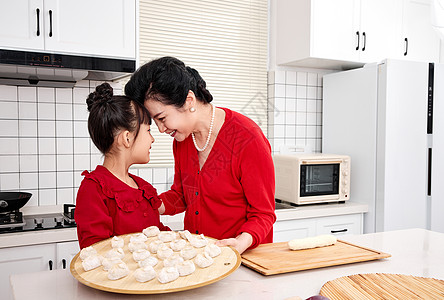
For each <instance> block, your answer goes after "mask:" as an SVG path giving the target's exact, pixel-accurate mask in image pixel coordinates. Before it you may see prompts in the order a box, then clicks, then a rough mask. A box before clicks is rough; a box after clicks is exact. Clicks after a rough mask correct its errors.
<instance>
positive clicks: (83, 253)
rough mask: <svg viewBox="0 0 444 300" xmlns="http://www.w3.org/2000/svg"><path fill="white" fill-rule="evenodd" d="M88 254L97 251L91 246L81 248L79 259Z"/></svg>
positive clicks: (94, 253)
mask: <svg viewBox="0 0 444 300" xmlns="http://www.w3.org/2000/svg"><path fill="white" fill-rule="evenodd" d="M90 255H97V251H96V249H94V248H93V247H92V246H89V247H86V248H83V249H82V250H81V251H80V259H81V260H85V258H87V257H88V256H90Z"/></svg>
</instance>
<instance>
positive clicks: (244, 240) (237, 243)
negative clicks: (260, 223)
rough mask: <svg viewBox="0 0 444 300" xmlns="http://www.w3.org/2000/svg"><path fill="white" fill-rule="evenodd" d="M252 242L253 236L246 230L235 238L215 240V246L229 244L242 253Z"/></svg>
mask: <svg viewBox="0 0 444 300" xmlns="http://www.w3.org/2000/svg"><path fill="white" fill-rule="evenodd" d="M252 243H253V237H252V236H251V234H249V233H247V232H242V233H241V234H239V235H238V236H237V237H236V238H230V239H223V240H218V241H216V243H215V244H216V245H217V246H231V247H233V248H234V249H236V250H237V252H239V254H242V253H243V252H244V251H245V250H247V249H248V247H250V246H251V244H252Z"/></svg>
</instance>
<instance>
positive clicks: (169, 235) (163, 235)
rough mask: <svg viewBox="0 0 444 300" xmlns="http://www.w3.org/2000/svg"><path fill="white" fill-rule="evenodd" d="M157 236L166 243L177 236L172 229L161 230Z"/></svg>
mask: <svg viewBox="0 0 444 300" xmlns="http://www.w3.org/2000/svg"><path fill="white" fill-rule="evenodd" d="M157 238H158V239H159V240H160V241H162V242H164V243H166V242H171V241H174V240H175V239H176V238H177V235H176V232H174V231H162V232H160V233H159V234H158V235H157Z"/></svg>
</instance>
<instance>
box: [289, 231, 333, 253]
mask: <svg viewBox="0 0 444 300" xmlns="http://www.w3.org/2000/svg"><path fill="white" fill-rule="evenodd" d="M336 241H337V240H336V237H335V236H334V235H331V234H323V235H318V236H313V237H307V238H302V239H294V240H291V241H289V242H288V247H289V248H290V249H291V250H302V249H310V248H316V247H324V246H330V245H333V244H336Z"/></svg>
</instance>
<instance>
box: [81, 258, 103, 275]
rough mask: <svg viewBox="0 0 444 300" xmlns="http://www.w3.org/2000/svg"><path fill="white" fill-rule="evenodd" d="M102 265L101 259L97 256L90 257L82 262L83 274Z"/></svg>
mask: <svg viewBox="0 0 444 300" xmlns="http://www.w3.org/2000/svg"><path fill="white" fill-rule="evenodd" d="M101 265H102V258H101V257H100V256H99V255H90V256H88V257H87V258H85V259H84V260H83V261H82V267H83V269H84V270H85V272H88V271H90V270H93V269H95V268H97V267H100V266H101Z"/></svg>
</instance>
